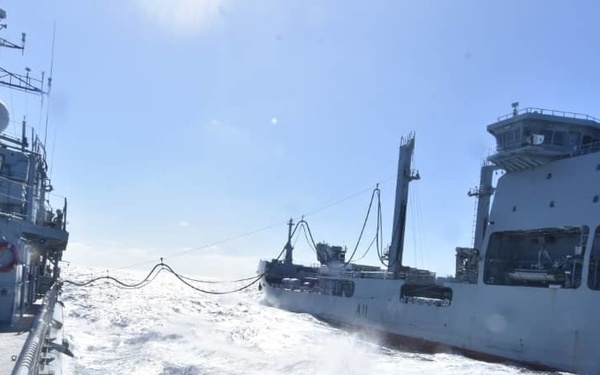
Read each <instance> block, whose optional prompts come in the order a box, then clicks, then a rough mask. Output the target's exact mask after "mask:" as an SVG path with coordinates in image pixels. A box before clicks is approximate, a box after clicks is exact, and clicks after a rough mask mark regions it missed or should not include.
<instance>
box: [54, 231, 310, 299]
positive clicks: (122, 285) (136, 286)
mask: <svg viewBox="0 0 600 375" xmlns="http://www.w3.org/2000/svg"><path fill="white" fill-rule="evenodd" d="M302 223H306V221H304V220H302V221H301V222H298V223H297V224H296V226H295V227H294V230H293V231H292V233H291V236H292V237H293V236H294V234H295V233H296V231H297V230H298V227H300V226H301V225H302ZM286 245H287V241H286ZM285 250H286V246H284V247H283V249H281V251H280V252H279V255H278V256H277V258H275V259H274V260H275V261H279V259H280V258H281V257H282V255H283V254H284V252H285ZM161 271H167V272H169V273H171V274H172V275H173V276H175V278H177V279H178V280H179V281H181V282H182V283H183V284H184V285H186V286H188V287H189V288H191V289H193V290H195V291H198V292H201V293H206V294H213V295H223V294H232V293H237V292H241V291H242V290H244V289H247V288H249V287H251V286H252V285H254V284H256V283H257V282H258V281H259V280H260V279H261V278H262V277H263V276H264V275H265V273H266V272H263V273H261V274H259V275H257V276H252V277H247V278H243V279H237V280H233V281H215V280H210V281H208V280H198V279H194V278H191V277H187V276H184V275H181V274H179V273H178V272H176V271H175V270H174V269H173V268H172V267H171V266H169V265H168V264H166V263H164V262H163V258H161V259H160V263H157V264H155V265H154V267H152V269H151V270H150V272H149V273H148V275H146V277H145V278H143V279H142V280H141V281H139V282H136V283H132V284H129V283H125V282H123V281H121V280H119V279H117V278H116V277H113V276H110V275H105V276H99V277H94V278H92V279H90V280H87V281H84V282H76V281H71V280H64V281H63V283H65V284H71V285H74V286H78V287H84V286H88V285H92V284H94V283H96V282H98V281H100V280H106V281H112V282H114V283H116V284H117V287H119V288H123V289H140V288H143V287H145V286H146V285H148V284H149V283H151V282H152V281H154V279H155V278H156V276H158V274H159V273H160V272H161ZM241 281H250V282H249V283H248V284H245V285H243V286H241V287H239V288H236V289H233V290H227V291H214V290H207V289H204V288H199V287H197V286H195V285H193V284H191V283H190V282H198V283H208V284H217V283H220V284H224V283H232V282H241Z"/></svg>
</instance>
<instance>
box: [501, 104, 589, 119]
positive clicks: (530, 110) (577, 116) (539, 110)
mask: <svg viewBox="0 0 600 375" xmlns="http://www.w3.org/2000/svg"><path fill="white" fill-rule="evenodd" d="M524 113H538V114H540V115H549V116H559V117H566V118H574V119H579V120H590V121H594V122H598V123H600V120H598V119H597V118H595V117H593V116H590V115H586V114H584V113H577V112H568V111H558V110H555V109H544V108H535V107H527V108H523V109H519V110H517V111H513V112H510V113H507V114H505V115H503V116H500V117H498V121H502V120H506V119H509V118H511V117H514V116H518V115H522V114H524Z"/></svg>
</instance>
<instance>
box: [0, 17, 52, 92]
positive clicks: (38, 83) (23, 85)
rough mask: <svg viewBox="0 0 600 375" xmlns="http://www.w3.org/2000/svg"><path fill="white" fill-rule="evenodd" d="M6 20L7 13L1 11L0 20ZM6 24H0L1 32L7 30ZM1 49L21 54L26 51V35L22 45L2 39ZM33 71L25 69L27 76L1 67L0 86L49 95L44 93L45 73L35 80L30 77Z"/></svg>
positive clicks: (23, 36) (0, 41) (0, 40)
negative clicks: (16, 51) (14, 50)
mask: <svg viewBox="0 0 600 375" xmlns="http://www.w3.org/2000/svg"><path fill="white" fill-rule="evenodd" d="M5 18H6V11H5V10H4V9H0V20H4V19H5ZM5 28H6V24H0V30H1V29H5ZM0 47H5V48H11V49H18V50H21V53H23V52H24V51H25V33H21V44H20V45H19V44H16V43H13V42H11V41H9V40H7V39H4V38H0ZM29 72H31V69H29V68H25V74H19V73H13V72H11V71H9V70H7V69H5V68H3V67H1V66H0V86H4V87H8V88H12V89H16V90H21V91H25V92H30V93H33V94H40V95H43V94H47V92H45V91H44V72H42V77H41V78H34V77H31V76H30V75H29Z"/></svg>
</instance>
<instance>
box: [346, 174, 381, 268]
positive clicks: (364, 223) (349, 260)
mask: <svg viewBox="0 0 600 375" xmlns="http://www.w3.org/2000/svg"><path fill="white" fill-rule="evenodd" d="M375 195H377V198H378V200H379V198H380V194H379V184H377V186H375V189H373V194H371V201H370V202H369V208H368V209H367V215H366V216H365V220H364V222H363V225H362V229H361V230H360V234H359V235H358V240H357V241H356V245H355V246H354V250H352V254H351V255H350V259H348V260H347V261H345V262H344V267H346V266H348V265H349V264H350V262H352V259H353V258H354V255H355V254H356V250H357V249H358V246H359V245H360V241H361V239H362V236H363V234H364V232H365V228H366V226H367V222H368V221H369V215H370V214H371V208H372V207H373V201H374V200H375Z"/></svg>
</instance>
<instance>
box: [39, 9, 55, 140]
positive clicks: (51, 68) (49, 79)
mask: <svg viewBox="0 0 600 375" xmlns="http://www.w3.org/2000/svg"><path fill="white" fill-rule="evenodd" d="M55 41H56V21H54V25H53V27H52V52H51V54H50V76H49V77H48V92H47V94H48V96H50V89H51V88H52V71H53V70H54V42H55ZM42 100H44V99H43V95H42ZM49 117H50V100H48V103H47V104H46V125H45V127H44V144H46V138H47V137H48V118H49Z"/></svg>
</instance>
